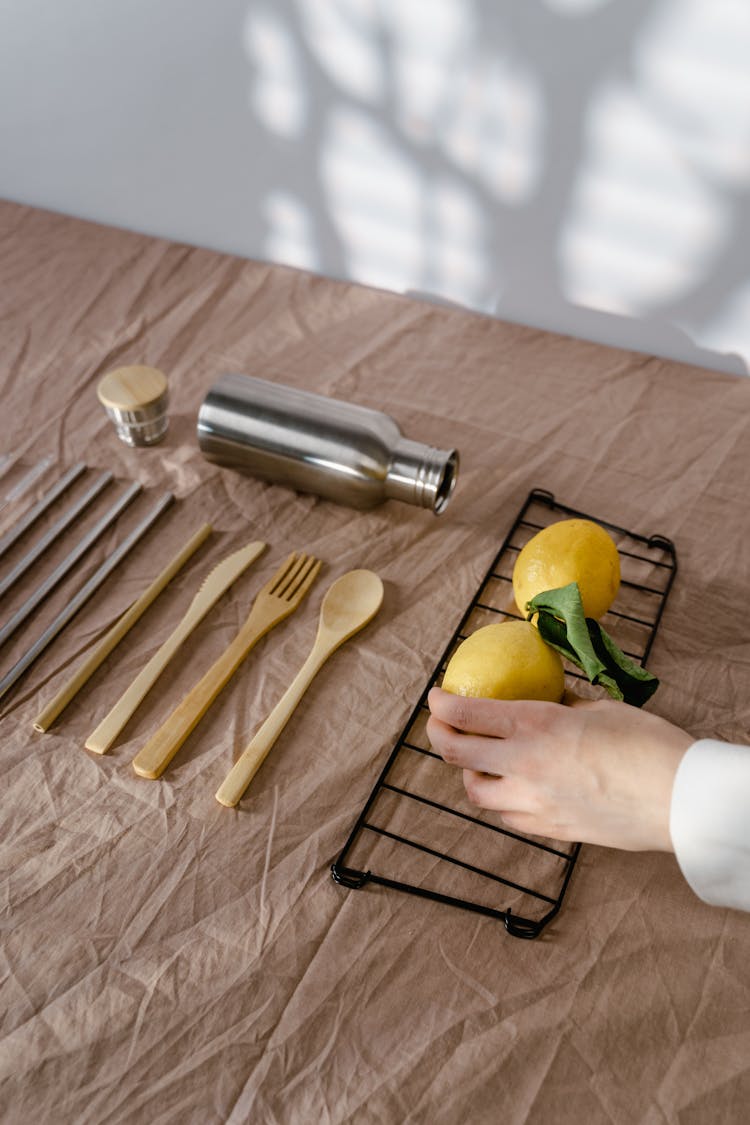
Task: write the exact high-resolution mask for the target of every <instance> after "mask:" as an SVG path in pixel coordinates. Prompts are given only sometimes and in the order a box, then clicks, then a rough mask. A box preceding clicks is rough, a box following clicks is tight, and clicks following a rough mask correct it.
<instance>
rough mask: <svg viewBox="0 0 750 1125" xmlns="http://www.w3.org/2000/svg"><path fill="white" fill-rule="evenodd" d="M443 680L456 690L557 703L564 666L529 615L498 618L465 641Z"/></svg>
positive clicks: (480, 695) (447, 688)
mask: <svg viewBox="0 0 750 1125" xmlns="http://www.w3.org/2000/svg"><path fill="white" fill-rule="evenodd" d="M442 686H443V688H444V690H445V691H450V692H453V694H454V695H468V696H476V697H478V698H482V699H546V700H548V701H549V702H551V703H559V701H560V700H561V699H562V696H563V692H564V691H565V672H564V670H563V663H562V660H561V659H560V657H559V656H558V655H557V653H556V652H555V650H554V649H552V648H550V647H549V645H547V644H545V642H544V641H543V640H542V638H541V636H540V635H539V633H538V631H537V630H536V629H535V628H534V626H533V625H532V624H531V623H530V622H529V621H500V622H497V623H496V624H492V625H485V626H483V628H481V629H477V630H476V632H475V633H471V634H470V636H468V637H467V638H466V640H465V641H462V642H461V644H460V645H459V646H458V648H457V649H456V651H455V652H454V653H453V656H452V657H451V659H450V661H449V662H448V667H447V668H446V669H445V675H444V676H443V683H442Z"/></svg>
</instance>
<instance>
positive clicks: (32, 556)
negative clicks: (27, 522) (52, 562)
mask: <svg viewBox="0 0 750 1125" xmlns="http://www.w3.org/2000/svg"><path fill="white" fill-rule="evenodd" d="M113 480H114V477H113V476H112V473H102V475H101V476H100V477H97V479H96V480H95V481H94V483H93V484H92V486H91V488H90V489H89V490H88V492H86V493H85V494H84V495H83V496H82V497H81V498H80V499H79V500H77V501H76V502H75V504H72V505H71V507H70V508H68V510H67V512H64V513H63V515H62V516H60V519H59V520H57V522H56V523H54V524H53V525H52V527H51V528H50V529H49V530H48V531H47V532H45V534H44V535H43V536H42V538H41V539H40V540H39V541H38V543H35V544H34V546H33V547H32V548H31V550H30V551H27V552H26V554H25V555H24V556H23V558H22V559H21V560H20V561H19V562H17V563H16V565H15V566H14V567H13V569H12V570H11V571H10V573H9V574H6V576H5V578H3V579H2V581H0V598H1V597H2V596H3V594H5V593H6V592H7V591H8V590H9V589H10V588H11V586H12V585H13V583H14V582H17V581H18V579H19V578H20V577H21V576H22V575H24V574H25V573H26V571H27V570H29V569H30V567H32V566H33V565H34V563H35V562H36V560H37V559H38V558H39V557H40V556H41V555H43V554H44V552H45V551H46V550H47V548H48V547H50V546H51V545H52V544H53V543H54V541H55V540H56V539H57V538H58V537H59V536H60V535H62V533H63V532H64V531H65V529H66V528H68V527H70V525H71V524H72V523H73V521H74V520H76V519H78V517H79V516H80V514H81V512H82V511H83V510H84V508H87V507H88V506H89V504H90V503H91V501H92V500H94V499H95V498H96V497H97V496H98V495H99V493H100V492H101V491H102V489H103V488H105V487H106V485H108V484H109V483H110V482H111V481H113ZM0 553H1V552H0Z"/></svg>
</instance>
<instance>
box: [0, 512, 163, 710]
mask: <svg viewBox="0 0 750 1125" xmlns="http://www.w3.org/2000/svg"><path fill="white" fill-rule="evenodd" d="M173 500H174V496H173V494H172V493H171V492H167V493H165V494H164V496H162V498H161V500H159V502H158V503H157V504H156V505H155V507H154V508H152V509H151V511H150V512H149V514H148V515H147V516H146V517H145V518H144V519H143V520H142V521H141V523H139V524H138V526H137V527H135V528H134V529H133V530H132V531H131V533H130V535H129V536H128V537H127V539H124V540H123V541H122V543H121V544H120V546H119V547H117V548H116V549H115V550H114V551H113V552H112V554H111V555H110V556H109V558H108V559H107V560H106V562H104V563H102V565H101V566H100V567H99V569H98V570H97V571H95V572H94V574H92V576H91V578H89V580H88V582H86V584H85V585H84V586H82V587H81V589H80V590H79V591H78V593H77V594H75V595H74V596H73V597H72V598H71V600H70V601H69V602H68V604H67V605H66V607H65V609H63V610H62V611H61V612H60V613H59V614H58V615H57V617H56V618H55V620H54V621H53V622H52V623H51V624H50V625H48V626H47V628H46V629H45V630H44V632H43V633H42V635H41V636H40V637H39V638H38V639H37V640H36V641H34V644H33V645H32V646H31V648H30V649H28V651H27V652H25V653H24V655H23V656H22V657H21V658H20V660H18V661H16V663H15V664H14V665H13V667H12V668H11V670H10V671H9V672H7V673H6V675H5V676H3V678H2V680H0V699H2V698H3V696H4V695H5V694H6V692H8V691H10V689H11V688H12V687H13V684H15V682H16V680H18V679H19V678H20V677H21V676H22V675H23V673H24V672H25V671H26V670H27V668H30V667H31V665H32V664H33V663H34V661H35V660H36V659H37V657H39V656H40V655H41V653H42V652H44V650H45V648H46V647H47V645H49V644H50V643H51V642H52V641H53V640H54V639H55V637H56V636H57V634H58V633H59V632H61V630H62V629H64V628H65V626H66V625H67V624H68V622H69V621H70V619H71V618H72V617H73V616H74V615H75V614H76V613H78V610H79V609H80V608H81V606H83V605H84V604H85V602H87V601H88V599H89V598H90V597H91V595H92V594H93V593H95V591H96V590H98V589H99V587H100V586H101V584H102V583H103V582H104V580H105V579H106V578H108V577H109V575H110V574H111V573H112V571H113V570H114V569H115V567H116V566H117V565H118V564H119V563H120V562H121V561H122V559H123V558H124V557H125V555H127V553H128V551H130V550H131V549H132V548H133V547H134V546H135V545H136V543H137V542H138V540H139V539H141V538H142V537H143V536H144V535H145V534H146V532H147V531H148V530H149V528H150V527H151V526H152V524H154V523H156V521H157V519H158V518H159V516H160V515H161V514H162V513H163V512H164V511H166V509H167V508H168V507H169V505H170V504H171V503H172V502H173Z"/></svg>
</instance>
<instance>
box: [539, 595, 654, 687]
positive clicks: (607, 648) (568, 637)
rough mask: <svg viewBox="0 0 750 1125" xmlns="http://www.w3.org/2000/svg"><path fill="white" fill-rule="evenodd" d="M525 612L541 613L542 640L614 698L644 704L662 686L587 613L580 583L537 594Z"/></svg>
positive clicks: (540, 630) (540, 631)
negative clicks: (584, 608) (584, 610)
mask: <svg viewBox="0 0 750 1125" xmlns="http://www.w3.org/2000/svg"><path fill="white" fill-rule="evenodd" d="M526 611H527V615H528V616H529V617H532V616H533V615H534V614H535V613H536V614H537V615H538V616H537V628H538V629H539V634H540V636H541V637H542V639H543V640H544V641H546V643H547V644H548V645H549V646H550V647H551V648H554V649H555V650H556V651H557V652H559V653H560V655H561V656H564V657H565V659H566V660H569V661H570V662H571V663H572V664H575V665H576V667H578V668H580V669H581V671H582V672H584V674H585V675H586V677H587V678H588V679H589V680H590V682H591V683H592V684H600V685H601V687H603V688H604V689H605V690H606V691H607V692H608V693H609V694H610V695H611V696H612V698H613V699H621V700H624V701H625V703H631V704H633V705H634V706H636V707H642V706H643V704H644V703H646V701H647V700H648V699H650V698H651V696H652V695H653V694H654V692H655V691H656V689H657V687H658V686H659V681H658V680H657V678H656V676H654V675H652V674H651V672H647V671H646V669H645V668H642V667H641V666H640V665H639V664H635V663H634V662H633V661H632V660H631V659H630V658H629V657H627V656H626V655H625V653H624V652H623V651H622V650H621V649H620V648H618V646H617V645H616V644H615V642H614V641H613V640H612V638H611V637H610V636H609V634H608V633H607V632H606V630H605V629H603V628H602V626H601V625H600V624H599V622H598V621H595V620H594V618H593V617H586V616H585V614H584V612H583V603H582V601H581V592H580V590H579V589H578V583H577V582H570V583H569V584H568V585H567V586H560V587H559V588H557V589H555V590H545V591H544V592H543V593H541V594H537V595H536V597H534V598H532V599H531V601H530V602H528V603H527V605H526Z"/></svg>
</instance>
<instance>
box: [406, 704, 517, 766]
mask: <svg viewBox="0 0 750 1125" xmlns="http://www.w3.org/2000/svg"><path fill="white" fill-rule="evenodd" d="M427 737H428V738H429V740H430V743H431V745H432V748H433V750H436V751H437V753H438V754H439V755H440V757H441V758H442V759H443V760H444V761H446V762H447V763H448V765H449V766H460V767H462V768H464V769H472V770H478V771H480V772H482V773H488V774H495V775H496V776H499V775H501V774H503V773H507V772H508V771H509V769H510V768H512V759H513V752H512V750H510V751H509V750H508V743H507V742H505V741H503V740H501V739H498V738H487V737H485V736H484V735H478V734H467V733H466V732H465V731H460V730H456V728H455V727H452V726H450V725H449V724H448V723H444V722H442V721H441V720H440V719H436V718H435V716H434V715H431V716H430V718H429V719H428V720H427Z"/></svg>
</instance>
